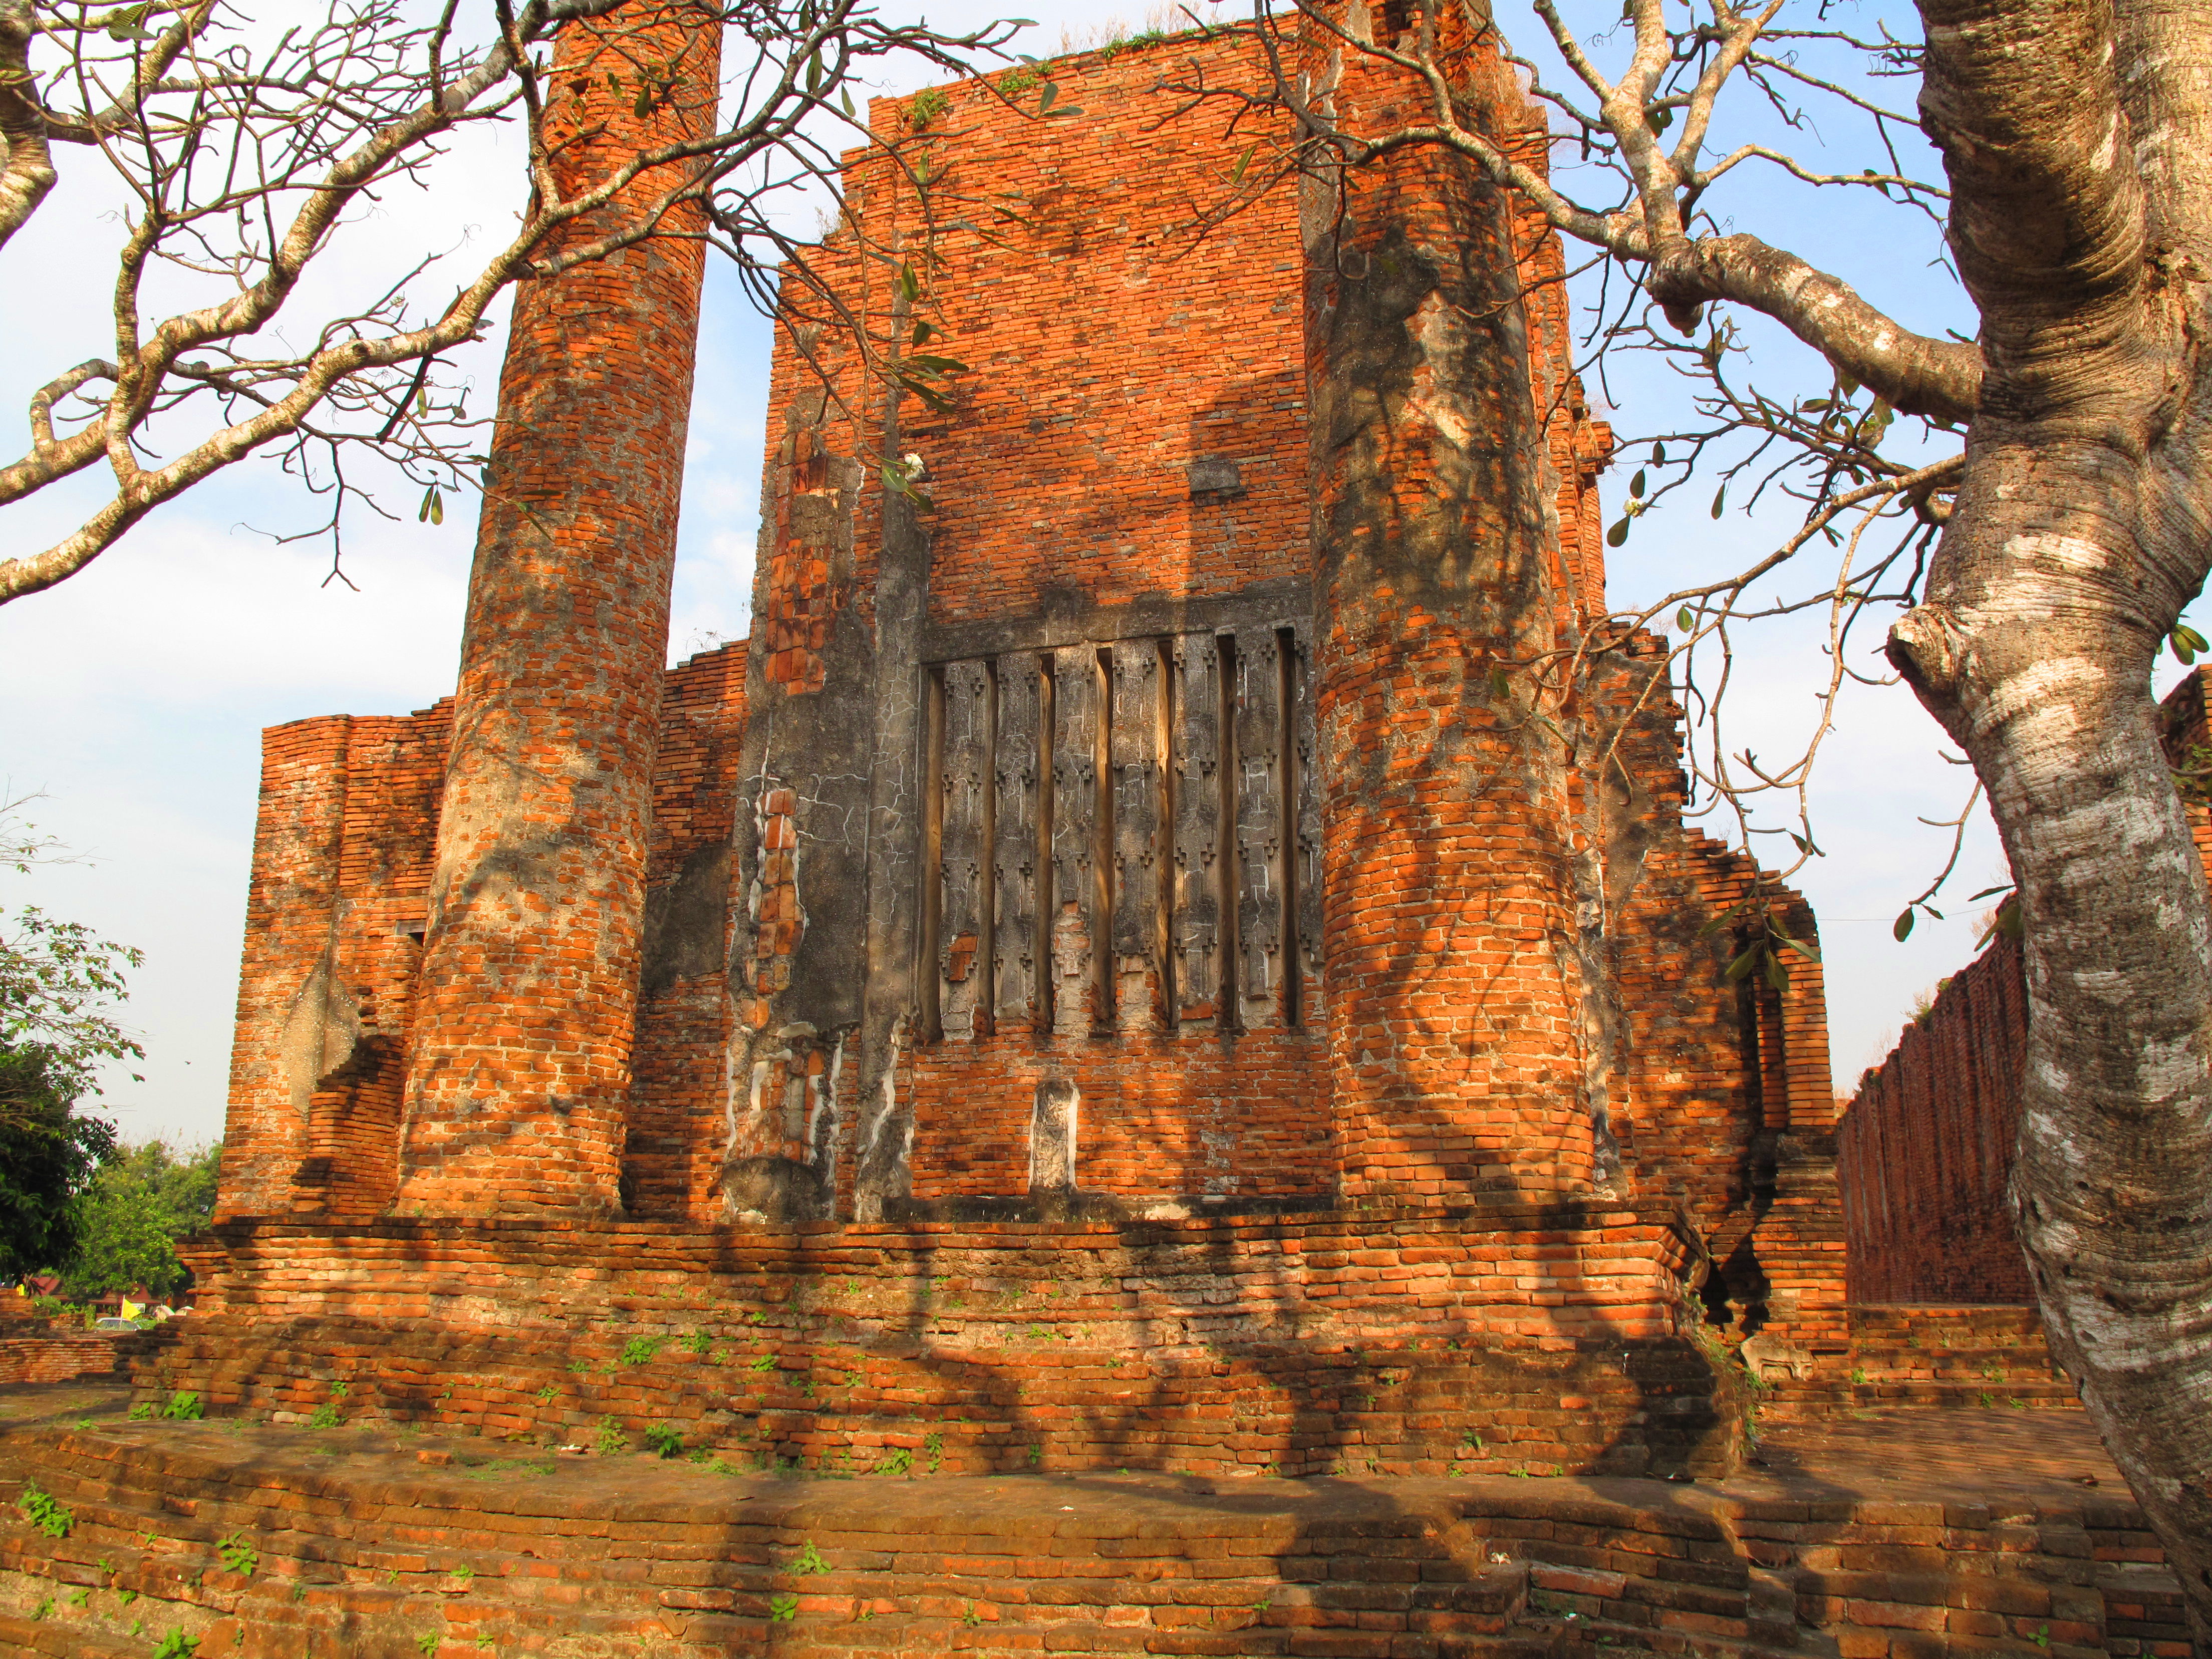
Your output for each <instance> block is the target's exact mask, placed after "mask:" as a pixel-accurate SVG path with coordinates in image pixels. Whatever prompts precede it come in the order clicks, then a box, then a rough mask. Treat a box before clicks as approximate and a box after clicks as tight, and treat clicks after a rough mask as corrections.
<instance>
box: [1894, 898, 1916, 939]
mask: <svg viewBox="0 0 2212 1659" xmlns="http://www.w3.org/2000/svg"><path fill="white" fill-rule="evenodd" d="M1912 921H1913V917H1912V907H1911V905H1909V904H1908V905H1906V906H1905V908H1903V909H1902V910H1900V911H1899V912H1898V913H1897V921H1895V922H1894V923H1893V924H1892V925H1891V927H1890V930H1889V936H1890V937H1891V938H1892V939H1895V940H1896V941H1897V942H1898V943H1899V945H1902V944H1904V943H1905V939H1907V938H1908V937H1909V936H1910V935H1911V932H1912Z"/></svg>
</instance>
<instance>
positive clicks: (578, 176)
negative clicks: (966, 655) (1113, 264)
mask: <svg viewBox="0 0 2212 1659" xmlns="http://www.w3.org/2000/svg"><path fill="white" fill-rule="evenodd" d="M719 40H720V35H719V33H718V32H717V31H714V30H709V29H705V28H702V27H700V26H699V18H698V15H697V14H696V12H694V11H692V9H690V8H688V7H681V6H674V5H671V6H667V7H662V6H659V5H658V4H657V3H656V0H631V3H629V5H626V6H624V7H623V8H622V9H620V10H619V11H617V12H616V13H615V14H613V15H611V17H610V18H608V19H606V20H604V21H598V22H592V21H585V22H578V23H574V24H571V25H569V26H568V27H567V28H565V29H563V30H562V34H561V37H560V42H559V50H558V52H557V53H556V62H555V65H554V70H553V73H552V76H551V84H552V86H553V88H554V93H553V102H552V105H551V106H550V109H549V113H548V126H549V133H550V137H551V138H552V139H553V140H554V141H556V148H555V149H554V159H553V161H552V162H551V165H552V167H553V168H554V170H555V176H556V178H558V179H561V180H562V185H563V187H564V188H567V189H572V190H573V189H579V188H583V187H585V186H586V185H589V184H591V183H595V182H596V181H597V180H598V179H599V178H600V177H602V176H603V175H604V174H605V172H606V171H607V169H608V168H609V167H611V166H613V165H616V164H617V163H618V161H620V159H621V158H622V157H623V156H624V155H627V154H629V153H630V152H631V151H633V150H635V149H636V148H637V147H638V146H640V145H641V144H645V143H665V142H668V141H671V140H673V139H676V138H679V137H684V136H687V135H693V134H696V133H699V132H702V131H705V130H707V128H708V125H710V124H711V122H712V119H713V116H714V87H715V84H716V81H715V66H716V64H717V62H718V58H719ZM648 59H650V60H652V61H654V62H659V61H660V60H664V59H665V60H668V61H670V62H672V63H675V64H677V65H678V67H677V70H676V76H675V91H674V94H673V95H672V96H671V97H670V98H669V99H668V100H665V101H664V102H661V103H659V104H658V105H657V106H654V107H653V108H652V109H651V110H649V111H648V112H647V113H645V114H644V115H643V116H639V115H638V114H636V113H635V112H634V100H635V98H636V96H637V94H636V93H635V88H631V87H628V86H624V85H618V84H611V82H618V81H619V80H620V79H621V75H622V74H632V73H634V70H633V66H634V65H635V64H641V63H644V62H646V61H647V60H648ZM618 71H619V72H621V73H617V72H618ZM659 179H660V175H654V174H650V173H649V174H647V175H645V176H644V177H642V178H641V179H640V180H639V181H638V182H637V184H635V185H633V186H632V187H631V188H630V189H629V190H628V191H626V192H624V194H623V196H622V197H619V198H618V201H620V202H623V203H626V204H636V203H638V202H641V201H642V200H645V199H648V198H649V195H650V193H651V192H652V191H653V189H654V188H655V186H656V185H657V184H658V183H659ZM687 222H688V221H687ZM605 223H606V222H605V220H604V219H593V218H587V219H586V220H584V221H582V222H579V223H578V224H577V225H575V226H574V227H572V228H569V229H568V231H566V232H565V233H563V240H562V242H561V243H559V244H558V245H559V246H568V245H570V244H572V243H573V242H574V241H576V240H580V239H582V238H586V237H588V236H590V235H591V234H593V231H594V229H595V228H599V229H600V230H602V231H603V230H604V228H605ZM702 256H703V250H702V245H701V244H700V243H699V242H698V241H696V240H690V241H678V240H653V241H648V242H646V243H643V244H641V245H640V246H635V247H633V248H630V249H629V250H627V251H625V252H621V253H619V254H617V255H615V256H613V257H611V258H608V259H606V260H605V261H603V262H600V263H598V264H587V265H584V266H581V267H580V268H578V269H577V270H574V271H571V272H568V274H566V275H564V276H559V277H556V278H553V279H550V280H547V281H542V282H530V283H523V284H522V285H521V286H520V289H519V290H518V292H517V295H516V298H515V305H514V316H513V322H512V323H511V325H510V328H509V335H508V340H507V359H506V363H505V367H504V368H503V369H502V371H501V379H500V415H499V426H498V429H497V435H496V436H495V439H494V441H493V443H492V448H491V481H490V483H489V484H488V485H487V487H486V494H485V501H484V510H483V520H482V523H481V525H480V526H479V529H478V534H477V562H476V568H475V570H474V572H473V573H472V574H471V579H470V584H469V608H468V619H467V624H466V628H465V633H464V635H463V640H462V647H461V677H460V690H459V696H458V698H457V699H456V702H455V707H454V715H453V748H452V751H451V756H450V758H449V761H448V764H447V775H446V787H445V795H444V801H443V807H442V811H441V817H440V819H439V823H438V834H439V841H438V854H437V862H436V867H435V873H434V875H433V878H432V881H431V889H430V914H429V930H428V936H427V939H426V940H425V945H424V956H423V962H422V977H421V989H420V993H419V999H420V1000H419V1006H418V1011H417V1027H416V1033H415V1038H414V1046H413V1050H412V1054H411V1055H410V1064H409V1071H408V1083H407V1092H406V1121H405V1123H404V1128H403V1129H402V1131H401V1133H402V1142H401V1152H400V1158H401V1170H400V1193H399V1202H400V1203H401V1204H402V1205H403V1206H406V1207H407V1208H410V1209H411V1210H416V1211H419V1212H437V1213H454V1212H464V1213H469V1212H474V1213H489V1212H498V1211H504V1210H512V1209H518V1208H523V1209H527V1208H535V1207H540V1206H553V1207H556V1208H562V1207H570V1206H582V1207H584V1208H586V1209H592V1208H597V1209H601V1210H611V1209H612V1208H614V1207H615V1206H616V1204H617V1176H618V1174H619V1168H620V1160H621V1156H622V1146H623V1101H624V1099H625V1097H626V1096H627V1094H628V1091H629V1081H630V1045H631V1040H632V1035H633V1028H634V1024H635V1017H636V996H637V988H636V987H637V974H638V945H639V933H640V928H641V925H642V921H643V915H644V902H645V873H646V872H645V868H644V856H643V855H644V850H645V844H646V836H647V826H648V824H649V823H650V814H651V811H652V798H651V784H652V776H653V740H654V738H655V736H656V733H657V729H658V724H659V705H660V694H661V671H662V665H663V660H664V659H663V654H662V653H663V652H664V651H665V648H666V639H667V632H668V596H669V582H670V577H671V572H672V569H673V567H674V562H675V551H676V517H677V504H678V499H679V496H680V494H681V486H682V482H683V465H684V429H685V425H686V418H687V414H688V411H689V408H690V398H691V373H692V361H693V345H694V337H695V335H696V329H697V318H698V295H699V284H700V274H701V270H702Z"/></svg>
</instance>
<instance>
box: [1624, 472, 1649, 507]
mask: <svg viewBox="0 0 2212 1659" xmlns="http://www.w3.org/2000/svg"><path fill="white" fill-rule="evenodd" d="M1647 483H1650V479H1649V478H1648V477H1645V476H1644V469H1643V468H1642V467H1638V468H1637V470H1636V476H1635V477H1632V478H1631V479H1630V480H1629V481H1628V493H1629V494H1630V495H1633V496H1635V497H1637V498H1638V500H1641V499H1642V498H1643V495H1644V485H1645V484H1647Z"/></svg>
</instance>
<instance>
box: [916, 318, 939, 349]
mask: <svg viewBox="0 0 2212 1659" xmlns="http://www.w3.org/2000/svg"><path fill="white" fill-rule="evenodd" d="M943 332H945V331H944V330H943V329H941V328H939V327H938V325H936V324H935V323H933V322H931V321H930V320H929V319H927V318H926V317H917V318H915V319H914V332H913V333H912V334H910V335H908V337H907V343H908V345H913V346H918V345H920V344H921V343H922V342H923V341H925V340H927V339H928V338H929V337H930V336H931V335H933V334H942V333H943Z"/></svg>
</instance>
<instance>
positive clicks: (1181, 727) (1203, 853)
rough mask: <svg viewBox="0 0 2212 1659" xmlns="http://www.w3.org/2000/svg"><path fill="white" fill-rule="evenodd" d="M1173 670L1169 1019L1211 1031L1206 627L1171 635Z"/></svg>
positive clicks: (1216, 780)
mask: <svg viewBox="0 0 2212 1659" xmlns="http://www.w3.org/2000/svg"><path fill="white" fill-rule="evenodd" d="M1170 649H1171V651H1172V653H1173V658H1172V660H1173V664H1174V672H1175V691H1176V698H1175V734H1174V744H1173V752H1174V755H1175V777H1176V788H1175V893H1174V907H1173V910H1172V913H1171V915H1170V921H1169V926H1170V934H1171V937H1172V938H1173V939H1174V940H1175V952H1176V956H1175V967H1176V1005H1177V1006H1176V1024H1177V1025H1178V1027H1179V1028H1180V1029H1181V1030H1184V1031H1186V1032H1198V1031H1211V1030H1215V1029H1216V1028H1217V1027H1218V1025H1219V1024H1221V1023H1222V1008H1221V1002H1220V997H1221V784H1222V779H1221V649H1220V647H1219V645H1218V642H1217V641H1215V639H1214V637H1213V635H1212V634H1182V635H1176V639H1175V641H1174V643H1173V645H1172V646H1171V647H1170Z"/></svg>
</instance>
